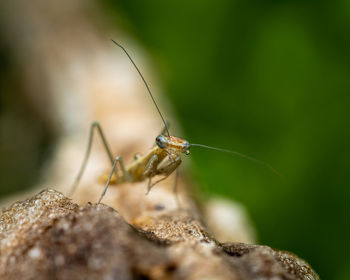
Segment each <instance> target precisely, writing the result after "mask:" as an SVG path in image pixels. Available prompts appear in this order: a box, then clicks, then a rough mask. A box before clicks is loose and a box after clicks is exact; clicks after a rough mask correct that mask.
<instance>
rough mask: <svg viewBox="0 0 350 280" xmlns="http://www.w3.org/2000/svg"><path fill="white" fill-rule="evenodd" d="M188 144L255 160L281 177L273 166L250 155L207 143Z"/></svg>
mask: <svg viewBox="0 0 350 280" xmlns="http://www.w3.org/2000/svg"><path fill="white" fill-rule="evenodd" d="M190 146H197V147H202V148H206V149H210V150H215V151H219V152H224V153H228V154H232V155H236V156H239V157H241V158H245V159H248V160H250V161H252V162H255V163H257V164H260V165H262V166H265V167H266V168H268V169H270V170H271V171H272V172H273V173H275V174H276V175H277V176H278V177H280V178H281V179H283V176H282V174H280V173H279V172H278V171H277V170H276V169H275V168H273V167H272V166H271V165H270V164H268V163H267V162H264V161H262V160H258V159H256V158H253V157H251V156H247V155H245V154H242V153H239V152H236V151H230V150H226V149H221V148H215V147H211V146H207V145H202V144H190Z"/></svg>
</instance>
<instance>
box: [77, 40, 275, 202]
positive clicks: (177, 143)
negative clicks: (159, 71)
mask: <svg viewBox="0 0 350 280" xmlns="http://www.w3.org/2000/svg"><path fill="white" fill-rule="evenodd" d="M112 42H113V43H114V44H116V45H117V46H118V47H119V48H121V49H122V50H123V52H124V53H125V54H126V55H127V57H128V58H129V60H130V61H131V63H132V64H133V66H134V67H135V69H136V70H137V72H138V74H139V75H140V77H141V79H142V81H143V83H144V84H145V86H146V89H147V92H148V94H149V96H150V97H151V99H152V102H153V104H154V105H155V107H156V109H157V111H158V113H159V116H160V117H161V119H162V122H163V124H164V129H163V131H162V133H161V134H160V135H158V136H157V137H156V139H155V145H154V147H153V148H151V149H150V150H149V151H148V152H147V153H146V154H144V155H142V156H137V157H135V160H134V161H133V162H132V163H130V164H129V165H128V166H125V165H124V162H123V159H122V157H121V156H117V157H115V158H114V157H113V154H112V152H111V150H110V148H109V145H108V142H107V140H106V137H105V135H104V133H103V130H102V127H101V125H100V124H99V123H98V122H93V123H92V124H91V127H90V134H89V140H88V146H87V150H86V153H85V156H84V160H83V162H82V165H81V167H80V170H79V173H78V175H77V177H76V179H75V181H74V184H73V186H72V188H71V190H70V194H73V192H74V191H75V189H76V188H77V186H78V184H79V181H80V179H81V177H82V175H83V173H84V170H85V167H86V164H87V162H88V159H89V155H90V152H91V147H92V141H93V136H94V132H95V131H97V132H98V134H99V135H100V137H101V139H102V142H103V146H104V148H105V150H106V152H107V154H108V157H109V160H110V162H111V164H112V169H111V172H110V174H109V177H108V179H107V182H106V185H105V187H104V189H103V192H102V193H101V195H100V198H99V200H98V203H100V202H101V200H102V198H103V197H104V195H105V193H106V191H107V189H108V186H109V184H110V183H111V182H112V183H115V184H121V183H125V182H130V183H132V182H141V181H144V180H148V187H147V193H149V191H150V190H151V189H152V187H153V186H154V185H156V184H157V183H159V182H161V181H163V180H165V179H166V178H168V177H169V176H170V175H171V174H172V173H173V172H174V171H175V170H176V179H175V184H174V192H175V193H176V182H177V175H178V167H179V166H180V164H181V162H182V161H181V155H182V154H185V155H189V154H190V148H191V147H193V146H197V147H202V148H206V149H211V150H216V151H220V152H225V153H230V154H233V155H237V156H240V157H244V158H246V159H249V160H251V161H254V162H256V163H258V164H262V165H264V166H266V167H268V168H269V169H271V170H272V171H273V172H275V173H276V174H278V175H279V173H278V172H277V171H276V170H275V169H274V168H273V167H272V166H271V165H269V164H267V163H265V162H263V161H260V160H257V159H255V158H252V157H250V156H247V155H244V154H241V153H238V152H235V151H230V150H226V149H221V148H215V147H211V146H207V145H202V144H194V143H189V142H188V141H186V140H184V139H181V138H178V137H175V136H171V135H170V132H169V127H168V124H167V122H166V121H165V118H164V117H163V115H162V113H161V111H160V109H159V107H158V105H157V103H156V101H155V99H154V97H153V94H152V92H151V90H150V87H149V85H148V83H147V82H146V80H145V78H144V76H143V75H142V73H141V71H140V69H139V68H138V66H137V65H136V63H135V62H134V60H133V59H132V57H131V56H130V55H129V53H128V52H127V50H126V49H125V48H124V47H123V46H122V45H120V44H119V43H117V42H116V41H114V40H112ZM118 163H119V167H120V170H117V168H116V167H117V164H118ZM156 175H162V176H163V177H162V178H160V179H158V180H157V181H155V182H152V178H153V177H155V176H156Z"/></svg>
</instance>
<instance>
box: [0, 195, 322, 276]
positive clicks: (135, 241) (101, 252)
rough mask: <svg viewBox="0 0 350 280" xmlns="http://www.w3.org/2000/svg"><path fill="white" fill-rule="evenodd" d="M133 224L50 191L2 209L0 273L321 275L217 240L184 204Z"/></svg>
mask: <svg viewBox="0 0 350 280" xmlns="http://www.w3.org/2000/svg"><path fill="white" fill-rule="evenodd" d="M135 224H137V225H138V226H137V227H135V226H131V225H129V224H128V223H126V222H125V221H124V219H123V218H122V217H121V216H120V214H119V213H118V212H116V211H115V210H114V209H112V208H110V207H108V206H106V205H103V204H100V205H97V204H87V205H86V206H84V207H79V206H78V205H77V204H74V203H72V202H71V200H70V199H68V198H66V197H65V196H64V195H62V194H61V193H59V192H57V191H55V190H52V189H48V190H44V191H42V192H41V193H39V194H37V195H36V196H34V197H33V198H31V199H28V200H25V201H23V202H17V203H15V204H13V205H12V206H11V207H9V208H8V209H7V210H4V211H3V212H2V214H1V219H0V238H1V240H0V279H274V280H277V279H307V280H311V279H319V278H318V276H317V274H316V273H315V272H313V270H312V269H311V268H310V266H309V265H308V264H307V263H306V262H304V261H303V260H301V259H299V258H298V257H296V256H295V255H293V254H291V253H288V252H281V251H277V250H273V249H271V248H269V247H267V246H258V245H248V244H243V243H225V244H222V243H219V242H218V241H216V240H215V239H214V238H213V237H211V236H210V234H208V233H207V231H206V229H205V228H204V227H203V225H202V223H201V222H200V221H199V220H198V219H197V218H196V217H193V216H191V214H190V213H188V212H186V211H185V210H173V211H168V212H167V211H162V210H161V209H160V210H159V215H158V217H157V218H155V217H154V216H152V217H151V218H149V219H147V218H146V217H144V218H143V219H142V220H139V221H135Z"/></svg>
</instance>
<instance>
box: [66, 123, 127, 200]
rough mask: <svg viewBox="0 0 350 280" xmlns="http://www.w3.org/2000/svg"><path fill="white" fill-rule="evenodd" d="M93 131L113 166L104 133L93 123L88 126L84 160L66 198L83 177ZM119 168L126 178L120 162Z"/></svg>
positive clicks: (97, 124)
mask: <svg viewBox="0 0 350 280" xmlns="http://www.w3.org/2000/svg"><path fill="white" fill-rule="evenodd" d="M95 129H97V132H98V134H99V135H100V137H101V139H102V142H103V146H104V148H105V150H106V152H107V155H108V158H109V160H110V162H111V164H112V165H113V161H114V160H113V154H112V152H111V150H110V148H109V145H108V143H107V140H106V137H105V136H104V133H103V131H102V127H101V125H100V123H99V122H97V121H94V122H93V123H92V124H91V126H90V133H89V141H88V146H87V149H86V152H85V156H84V160H83V162H82V164H81V167H80V170H79V173H78V176H77V177H76V179H75V181H74V183H73V185H72V187H71V189H70V191H69V194H68V196H71V195H72V194H73V193H74V191H75V190H76V188H77V186H78V184H79V182H80V179H81V177H82V176H83V173H84V170H85V167H86V164H87V162H88V159H89V156H90V152H91V147H92V141H93V137H94V131H95ZM120 166H121V170H122V172H123V175H125V176H126V175H127V172H126V170H125V167H124V164H123V163H122V162H121V163H120Z"/></svg>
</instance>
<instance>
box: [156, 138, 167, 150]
mask: <svg viewBox="0 0 350 280" xmlns="http://www.w3.org/2000/svg"><path fill="white" fill-rule="evenodd" d="M156 144H157V145H158V147H159V148H162V149H165V148H166V147H167V142H166V139H165V137H164V136H163V135H158V136H157V138H156Z"/></svg>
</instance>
